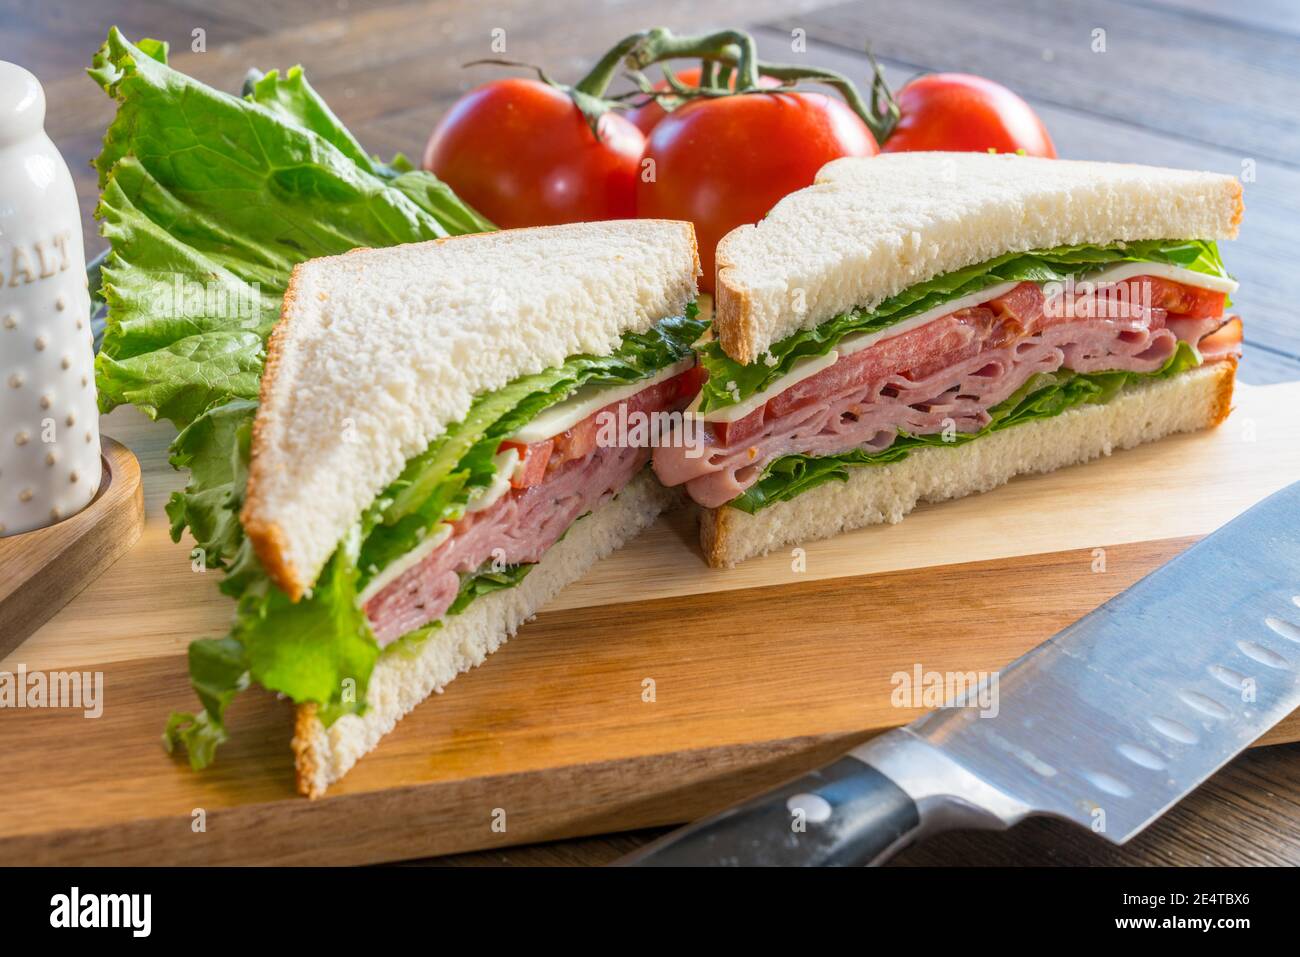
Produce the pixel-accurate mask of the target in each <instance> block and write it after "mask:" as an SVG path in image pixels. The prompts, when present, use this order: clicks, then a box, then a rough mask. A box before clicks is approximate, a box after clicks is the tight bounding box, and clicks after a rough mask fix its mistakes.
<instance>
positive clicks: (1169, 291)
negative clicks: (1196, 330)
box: [1137, 276, 1228, 319]
mask: <svg viewBox="0 0 1300 957" xmlns="http://www.w3.org/2000/svg"><path fill="white" fill-rule="evenodd" d="M1137 281H1138V282H1142V283H1146V284H1147V287H1148V290H1149V295H1150V298H1151V305H1152V307H1153V308H1156V309H1164V310H1165V311H1166V312H1170V313H1173V314H1174V315H1176V316H1190V317H1191V318H1193V319H1200V318H1203V317H1206V316H1221V315H1223V307H1224V304H1225V303H1226V302H1227V298H1228V297H1227V294H1226V293H1222V292H1215V291H1214V290H1213V289H1202V288H1201V287H1199V286H1187V285H1184V284H1183V283H1181V282H1174V281H1173V280H1171V279H1157V278H1156V277H1154V276H1145V277H1140V278H1139V279H1138V280H1137Z"/></svg>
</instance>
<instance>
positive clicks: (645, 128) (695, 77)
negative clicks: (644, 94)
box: [626, 66, 781, 136]
mask: <svg viewBox="0 0 1300 957" xmlns="http://www.w3.org/2000/svg"><path fill="white" fill-rule="evenodd" d="M673 75H674V76H675V77H677V79H678V81H679V82H680V83H681V84H682V85H683V86H696V87H698V86H699V85H700V68H699V67H698V66H694V67H689V68H687V69H685V70H676V71H674V73H673ZM758 85H759V86H766V87H773V86H780V85H781V81H780V80H777V79H774V78H773V77H770V76H761V77H759V78H758ZM728 86H729V88H730V89H733V90H734V89H735V88H736V75H735V74H734V73H733V74H732V75H731V83H730V84H728ZM655 89H656V90H666V89H668V81H667V80H660V81H659V82H658V83H656V84H655ZM626 115H627V118H628V119H629V120H631V121H632V124H633V125H634V126H635V127H636V128H637V129H639V130H640V131H641V132H642V133H644V134H645V135H646V136H649V135H650V131H651V130H653V129H654V128H655V127H656V126H657V125H658V124H659V121H660V120H662V119H663V118H664V117H665V116H667V115H668V112H667V111H666V110H665V109H664V108H663V107H662V106H660V105H659V101H658V100H651V101H650V102H649V103H647V104H645V106H638V107H637V108H636V109H634V110H629V111H628V112H627V114H626Z"/></svg>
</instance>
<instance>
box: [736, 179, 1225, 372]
mask: <svg viewBox="0 0 1300 957" xmlns="http://www.w3.org/2000/svg"><path fill="white" fill-rule="evenodd" d="M1241 210H1242V202H1241V184H1240V183H1239V182H1237V180H1235V179H1234V178H1232V177H1231V176H1221V175H1218V174H1215V173H1198V172H1192V171H1189V170H1174V169H1161V168H1158V167H1154V166H1133V165H1127V164H1120V163H1091V162H1079V161H1071V160H1051V159H1040V158H1036V157H1028V156H1015V155H1008V154H1002V155H990V154H986V153H891V154H885V155H882V156H877V157H872V158H869V159H841V160H835V161H834V162H831V163H828V164H827V165H826V166H824V167H823V168H822V169H821V171H820V172H819V173H818V174H817V178H816V181H815V183H814V185H812V186H810V187H808V188H807V189H802V190H799V191H798V192H795V193H791V194H790V195H789V196H787V197H786V198H785V199H783V200H781V202H779V203H777V204H776V206H775V207H774V208H773V209H772V211H771V212H770V213H769V214H768V215H767V217H766V218H765V219H763V220H762V221H761V222H759V223H758V224H757V225H754V226H741V227H739V228H737V229H734V230H732V231H731V232H730V233H728V234H727V235H726V236H724V237H723V239H722V242H720V243H719V244H718V251H717V263H718V275H717V293H716V296H715V304H714V308H715V311H716V317H715V319H714V328H715V329H716V331H717V334H718V338H719V339H720V340H721V344H722V348H723V350H724V351H725V352H726V353H727V355H729V356H731V357H732V358H733V359H735V360H736V361H737V362H742V363H746V364H748V363H751V362H754V361H755V360H757V359H758V358H759V356H761V355H762V354H763V353H764V352H766V351H767V349H768V348H769V347H770V346H771V345H772V344H773V343H775V342H778V341H780V340H781V339H784V338H785V337H786V336H789V335H791V334H792V333H794V332H797V331H799V330H800V329H811V328H814V327H815V326H817V325H819V324H821V323H823V322H825V321H826V320H827V319H830V318H832V317H833V316H836V315H838V314H839V313H841V312H844V311H846V310H848V309H852V308H853V307H855V306H862V307H866V308H871V307H873V306H875V305H877V304H878V303H880V302H881V301H882V300H884V299H887V298H888V297H890V296H893V295H896V294H898V293H900V292H902V291H903V290H904V289H906V288H908V287H909V286H913V285H915V284H916V283H919V282H924V281H926V280H928V279H933V278H934V277H935V276H940V275H943V274H944V273H949V272H953V271H954V270H957V269H962V268H964V267H966V266H971V265H974V264H976V263H980V262H984V261H986V260H989V259H992V258H993V257H995V256H1000V255H1002V254H1003V253H1007V252H1024V251H1028V250H1031V249H1048V248H1051V247H1053V246H1066V245H1076V244H1081V243H1095V244H1109V243H1114V242H1119V241H1131V240H1139V239H1228V238H1231V237H1234V236H1236V235H1237V225H1238V223H1239V222H1240V220H1241Z"/></svg>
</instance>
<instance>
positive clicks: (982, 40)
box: [780, 0, 1300, 165]
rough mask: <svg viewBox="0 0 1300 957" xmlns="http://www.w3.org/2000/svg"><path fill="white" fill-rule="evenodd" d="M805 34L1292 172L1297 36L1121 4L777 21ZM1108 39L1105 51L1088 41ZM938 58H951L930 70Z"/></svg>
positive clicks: (1054, 3)
mask: <svg viewBox="0 0 1300 957" xmlns="http://www.w3.org/2000/svg"><path fill="white" fill-rule="evenodd" d="M780 25H781V26H782V27H786V28H790V27H796V26H797V27H803V28H805V29H806V30H807V31H808V35H809V37H810V38H816V39H820V40H824V41H825V42H827V43H833V44H837V45H840V46H847V47H850V48H853V49H861V48H862V45H863V44H864V43H865V42H867V41H868V40H870V42H871V44H872V47H873V49H875V50H876V51H877V52H878V53H879V54H881V55H883V56H887V57H890V58H891V59H895V60H898V61H901V62H903V63H907V64H912V65H914V66H920V67H925V68H929V69H932V68H935V67H936V66H943V67H944V68H947V69H962V70H967V71H969V72H974V73H980V74H983V75H985V76H989V77H991V78H993V79H995V80H998V81H999V82H1001V83H1005V84H1007V85H1008V86H1010V87H1011V88H1012V89H1014V90H1017V91H1019V92H1021V93H1028V94H1032V95H1034V96H1036V97H1038V98H1039V99H1042V100H1045V101H1048V102H1052V103H1056V104H1059V105H1061V106H1066V107H1072V108H1075V109H1080V110H1085V111H1088V112H1092V113H1098V114H1101V115H1103V116H1110V117H1113V118H1116V119H1120V120H1125V121H1130V122H1138V123H1140V124H1141V125H1143V126H1146V127H1148V128H1150V129H1154V130H1160V131H1162V132H1165V133H1170V134H1173V135H1176V136H1179V137H1182V138H1185V139H1188V140H1195V141H1198V142H1201V143H1206V144H1210V145H1222V144H1231V145H1232V147H1233V148H1234V149H1236V150H1239V151H1240V154H1241V155H1242V156H1243V157H1255V158H1257V159H1259V158H1264V157H1268V158H1271V159H1274V160H1277V161H1279V162H1283V163H1287V164H1290V165H1296V163H1297V156H1300V125H1297V124H1296V122H1295V103H1296V102H1297V100H1300V40H1298V39H1297V38H1295V37H1292V36H1288V35H1285V34H1274V33H1264V32H1261V31H1259V30H1256V29H1251V28H1246V27H1242V26H1239V25H1237V24H1235V23H1231V22H1227V21H1220V20H1211V19H1199V20H1193V19H1191V18H1189V17H1186V16H1183V15H1180V14H1178V13H1176V12H1174V11H1170V10H1165V9H1159V8H1153V7H1139V6H1133V5H1129V4H1126V3H1122V2H1118V0H980V2H971V3H953V2H951V0H913V2H910V3H907V4H898V3H891V2H889V0H856V2H853V3H845V4H840V5H838V6H831V7H823V8H819V9H817V10H814V11H810V12H808V13H806V14H801V15H797V16H794V17H789V18H786V19H784V20H782V21H780ZM1096 29H1103V30H1105V31H1106V52H1104V53H1096V52H1093V49H1092V34H1093V31H1094V30H1096ZM936 60H950V61H951V62H947V63H942V64H940V63H936Z"/></svg>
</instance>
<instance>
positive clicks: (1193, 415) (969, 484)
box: [700, 360, 1236, 568]
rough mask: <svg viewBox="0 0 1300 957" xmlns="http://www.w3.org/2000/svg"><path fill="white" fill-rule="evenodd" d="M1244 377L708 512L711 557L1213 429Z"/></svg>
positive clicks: (1231, 363) (726, 562)
mask: <svg viewBox="0 0 1300 957" xmlns="http://www.w3.org/2000/svg"><path fill="white" fill-rule="evenodd" d="M1235 371H1236V362H1235V360H1228V361H1222V362H1216V363H1211V364H1207V365H1203V366H1201V367H1199V368H1197V369H1191V370H1189V371H1187V372H1184V373H1181V374H1179V375H1176V376H1173V377H1172V378H1169V379H1160V380H1155V381H1148V382H1139V383H1136V384H1134V385H1130V386H1129V387H1128V388H1127V389H1125V390H1124V391H1123V392H1121V393H1120V394H1119V395H1117V396H1116V397H1115V398H1113V399H1112V400H1111V401H1110V402H1107V403H1105V404H1102V405H1085V406H1080V407H1078V408H1075V409H1070V410H1069V411H1067V412H1063V413H1062V414H1060V415H1058V416H1055V417H1053V418H1050V419H1043V420H1041V421H1038V422H1030V423H1026V424H1025V425H1017V426H1013V427H1012V428H1009V429H1005V430H1003V431H1001V432H994V433H992V434H991V435H986V436H984V437H982V438H979V439H976V440H975V441H973V442H968V443H966V444H964V445H958V446H955V447H954V448H951V449H945V448H926V449H921V450H920V451H917V452H913V453H912V454H911V455H909V456H908V457H907V458H905V459H903V460H902V461H901V462H896V463H894V464H893V465H882V466H865V467H863V468H857V469H850V470H849V478H848V481H846V482H827V483H825V484H823V485H818V486H816V487H814V488H812V489H809V490H808V491H807V492H804V493H803V494H802V495H799V496H796V497H795V498H793V499H790V500H788V501H785V502H778V503H777V504H775V505H771V506H768V507H767V508H765V509H762V510H761V511H759V512H757V513H755V514H753V515H750V514H748V513H747V512H742V511H740V510H739V509H735V508H730V507H727V506H723V507H722V508H717V509H706V510H703V511H702V513H701V517H700V539H701V544H702V546H703V549H704V555H705V558H706V559H707V560H708V563H709V564H710V565H712V566H713V567H714V568H729V567H731V566H733V565H735V564H736V563H737V562H742V561H744V560H746V559H748V558H753V557H755V556H758V555H765V554H767V553H768V552H770V551H773V550H775V549H777V548H781V547H782V546H785V545H791V544H794V543H797V542H806V541H814V540H816V539H819V538H830V537H832V536H834V535H838V534H839V533H840V532H845V531H848V530H850V529H854V528H862V527H864V526H867V525H878V524H881V523H883V522H888V523H890V524H894V523H897V522H900V521H902V520H903V517H904V516H905V515H907V513H908V512H910V511H912V509H913V508H915V507H916V506H917V504H918V503H920V502H943V501H947V500H948V499H954V498H961V497H962V496H964V495H971V494H974V493H976V492H987V491H988V490H989V489H992V488H996V487H997V486H999V485H1002V484H1004V483H1006V482H1008V481H1009V480H1011V479H1012V478H1014V477H1015V476H1017V475H1024V474H1026V473H1032V472H1053V471H1055V470H1056V469H1059V468H1064V467H1065V466H1067V465H1076V464H1079V463H1083V462H1088V461H1091V460H1092V459H1095V458H1099V457H1101V456H1103V455H1110V454H1111V452H1113V451H1114V450H1116V449H1129V448H1133V447H1134V446H1136V445H1141V444H1142V443H1144V442H1153V441H1155V440H1156V439H1161V438H1164V437H1165V436H1167V435H1172V434H1174V433H1175V432H1193V431H1196V430H1197V429H1206V428H1210V427H1211V426H1215V425H1218V424H1219V423H1220V422H1222V421H1223V420H1224V419H1225V418H1227V415H1228V412H1229V411H1230V408H1231V405H1232V386H1233V381H1234V373H1235Z"/></svg>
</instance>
